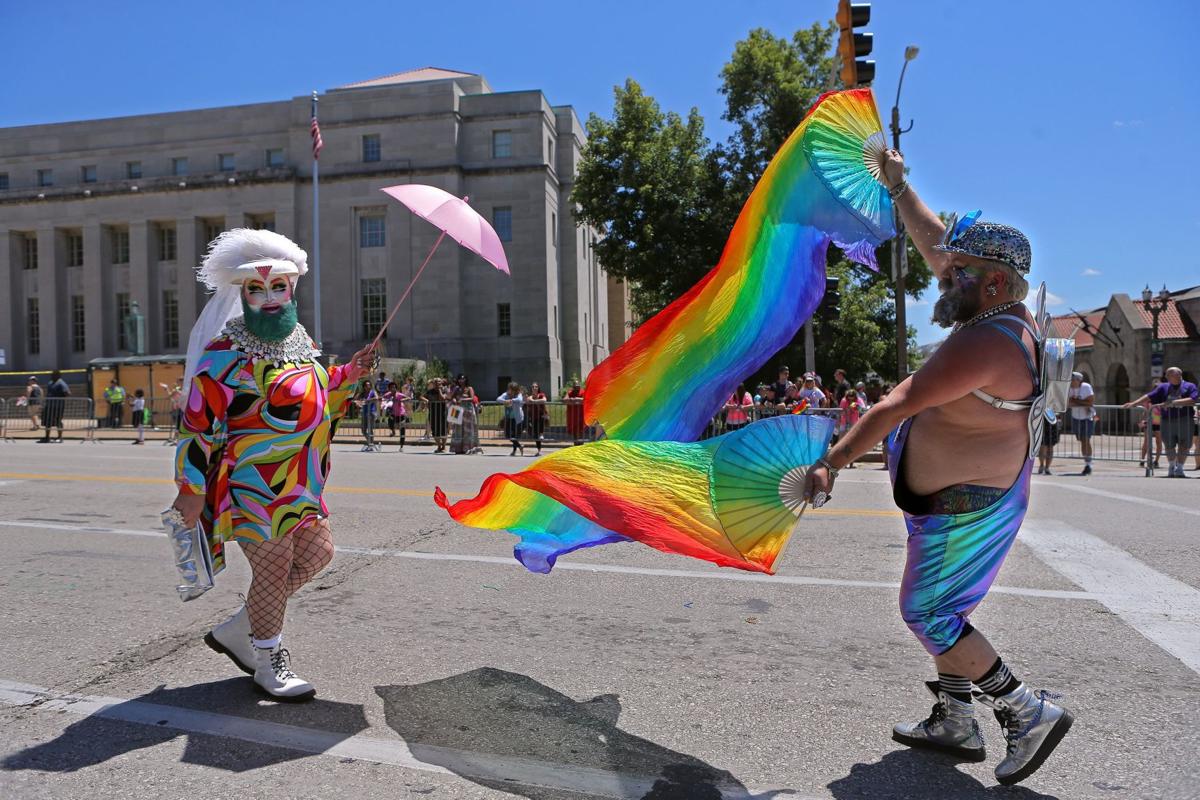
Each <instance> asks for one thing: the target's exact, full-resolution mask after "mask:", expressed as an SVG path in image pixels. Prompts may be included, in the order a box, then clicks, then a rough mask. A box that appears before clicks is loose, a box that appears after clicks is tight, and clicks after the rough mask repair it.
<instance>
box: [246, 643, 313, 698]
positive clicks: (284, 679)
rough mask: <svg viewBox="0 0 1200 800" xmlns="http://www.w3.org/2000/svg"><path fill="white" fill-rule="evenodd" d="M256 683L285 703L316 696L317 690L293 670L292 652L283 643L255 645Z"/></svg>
mask: <svg viewBox="0 0 1200 800" xmlns="http://www.w3.org/2000/svg"><path fill="white" fill-rule="evenodd" d="M254 656H255V659H256V660H255V664H256V666H257V668H256V669H255V670H254V683H255V684H256V685H257V686H258V688H259V689H261V690H262V691H264V692H266V693H267V694H269V695H270V696H271V697H274V698H275V699H276V700H281V701H283V702H285V703H301V702H304V701H305V700H311V699H313V697H315V696H316V694H317V690H316V689H314V688H313V685H312V684H311V683H309V682H308V681H306V680H304V679H303V678H301V677H300V676H299V675H297V674H296V673H294V672H292V668H291V654H289V653H288V651H287V650H285V649H284V648H283V645H282V644H278V645H275V647H255V648H254Z"/></svg>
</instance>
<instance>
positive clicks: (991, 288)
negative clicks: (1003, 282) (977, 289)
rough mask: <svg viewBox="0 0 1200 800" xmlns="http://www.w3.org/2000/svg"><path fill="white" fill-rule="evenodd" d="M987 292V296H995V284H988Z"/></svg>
mask: <svg viewBox="0 0 1200 800" xmlns="http://www.w3.org/2000/svg"><path fill="white" fill-rule="evenodd" d="M987 293H988V296H989V297H995V296H996V287H995V286H989V287H988V288H987Z"/></svg>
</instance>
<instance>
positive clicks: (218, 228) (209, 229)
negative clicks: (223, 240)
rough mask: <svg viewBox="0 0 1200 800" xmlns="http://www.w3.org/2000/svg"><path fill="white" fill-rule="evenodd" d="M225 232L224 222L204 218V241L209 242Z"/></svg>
mask: <svg viewBox="0 0 1200 800" xmlns="http://www.w3.org/2000/svg"><path fill="white" fill-rule="evenodd" d="M224 232H225V222H224V221H223V220H219V219H206V220H204V241H206V242H209V243H211V242H212V241H213V240H214V239H216V238H217V237H218V236H220V235H221V234H222V233H224Z"/></svg>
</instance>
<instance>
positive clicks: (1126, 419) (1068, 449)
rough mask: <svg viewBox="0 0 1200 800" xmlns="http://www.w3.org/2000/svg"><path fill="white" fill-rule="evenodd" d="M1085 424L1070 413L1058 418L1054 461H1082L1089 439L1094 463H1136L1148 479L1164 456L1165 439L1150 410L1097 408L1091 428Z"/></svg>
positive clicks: (1104, 406)
mask: <svg viewBox="0 0 1200 800" xmlns="http://www.w3.org/2000/svg"><path fill="white" fill-rule="evenodd" d="M1086 423H1087V419H1086V418H1085V419H1083V420H1077V419H1075V418H1074V415H1073V414H1072V413H1071V410H1070V409H1068V410H1067V411H1066V412H1065V413H1063V414H1060V415H1058V421H1057V424H1056V428H1055V429H1056V430H1057V432H1058V443H1057V444H1056V445H1055V446H1054V449H1053V454H1054V458H1055V460H1057V459H1061V458H1071V459H1082V458H1083V457H1084V454H1083V442H1084V440H1085V439H1086V440H1087V441H1088V442H1089V443H1090V444H1091V447H1092V454H1091V455H1092V460H1093V461H1118V462H1128V463H1135V462H1137V463H1139V465H1140V466H1145V468H1146V474H1147V475H1150V474H1151V473H1152V471H1153V469H1154V468H1153V466H1152V464H1153V461H1154V460H1155V459H1156V457H1157V455H1156V451H1157V454H1161V452H1162V439H1161V437H1159V435H1158V432H1157V431H1155V430H1154V423H1150V409H1148V408H1145V407H1143V406H1134V407H1133V408H1125V407H1124V406H1111V405H1097V406H1093V407H1092V414H1091V425H1090V426H1089V425H1087V424H1086ZM1148 423H1149V424H1148ZM1089 434H1090V435H1089ZM1043 441H1046V440H1045V439H1044V440H1043ZM1147 453H1149V459H1150V461H1149V463H1147ZM1052 468H1053V467H1052Z"/></svg>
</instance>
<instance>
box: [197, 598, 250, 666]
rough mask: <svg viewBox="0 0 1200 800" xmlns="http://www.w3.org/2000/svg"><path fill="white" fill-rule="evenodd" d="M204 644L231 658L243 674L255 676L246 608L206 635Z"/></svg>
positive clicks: (242, 608)
mask: <svg viewBox="0 0 1200 800" xmlns="http://www.w3.org/2000/svg"><path fill="white" fill-rule="evenodd" d="M204 643H205V644H206V645H208V646H209V647H211V648H212V649H213V650H216V651H217V652H218V653H222V654H223V655H227V656H229V659H230V660H231V661H232V662H233V663H234V664H237V666H238V669H240V670H241V671H242V672H244V673H246V674H247V675H253V674H254V664H255V661H254V643H253V637H251V635H250V614H249V612H247V611H246V607H245V606H242V607H241V609H239V610H238V612H237V613H236V614H234V615H233V616H232V617H230V618H229V619H227V620H225V621H224V622H222V623H221V624H220V625H218V626H217V627H215V628H213V629H212V630H211V631H209V632H208V633H206V634H204Z"/></svg>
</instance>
